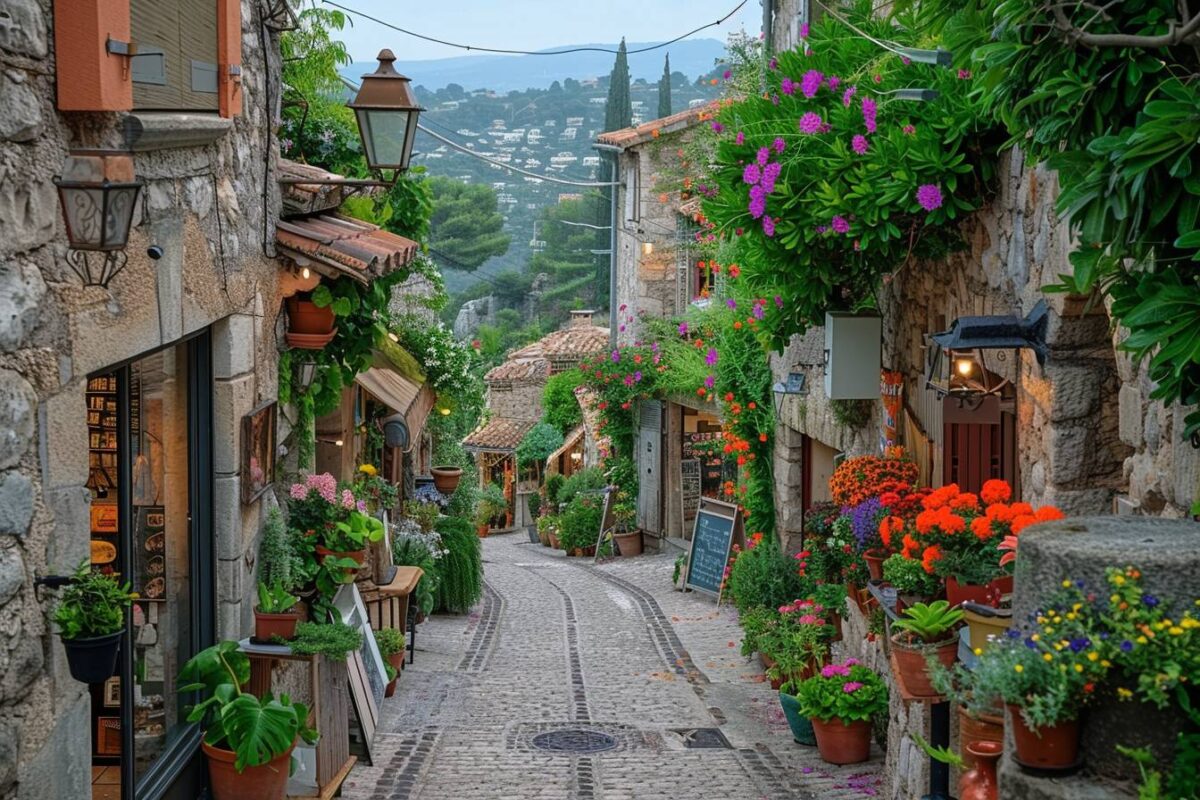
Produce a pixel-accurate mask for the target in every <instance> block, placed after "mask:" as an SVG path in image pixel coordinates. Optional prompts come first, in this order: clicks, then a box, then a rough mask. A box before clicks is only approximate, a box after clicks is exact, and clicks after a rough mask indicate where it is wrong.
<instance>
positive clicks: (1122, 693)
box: [1117, 686, 1133, 700]
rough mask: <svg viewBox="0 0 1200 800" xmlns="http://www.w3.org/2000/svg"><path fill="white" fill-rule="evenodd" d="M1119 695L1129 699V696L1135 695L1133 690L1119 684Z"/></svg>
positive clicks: (1123, 698)
mask: <svg viewBox="0 0 1200 800" xmlns="http://www.w3.org/2000/svg"><path fill="white" fill-rule="evenodd" d="M1117 697H1119V698H1121V699H1122V700H1128V699H1129V698H1131V697H1133V692H1131V691H1129V690H1128V689H1126V688H1125V687H1124V686H1118V687H1117Z"/></svg>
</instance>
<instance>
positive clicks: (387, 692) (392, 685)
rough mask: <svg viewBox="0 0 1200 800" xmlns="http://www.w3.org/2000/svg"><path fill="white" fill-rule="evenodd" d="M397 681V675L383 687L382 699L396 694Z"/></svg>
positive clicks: (398, 677) (398, 678)
mask: <svg viewBox="0 0 1200 800" xmlns="http://www.w3.org/2000/svg"><path fill="white" fill-rule="evenodd" d="M398 680H400V676H399V675H397V676H396V677H394V678H392V679H391V680H390V681H388V685H387V686H385V687H383V696H384V697H392V696H393V695H395V694H396V682H397V681H398Z"/></svg>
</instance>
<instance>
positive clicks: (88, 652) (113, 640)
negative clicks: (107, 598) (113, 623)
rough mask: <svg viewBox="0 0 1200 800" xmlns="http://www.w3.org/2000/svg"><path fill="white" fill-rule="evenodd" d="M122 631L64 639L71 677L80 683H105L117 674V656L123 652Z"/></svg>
mask: <svg viewBox="0 0 1200 800" xmlns="http://www.w3.org/2000/svg"><path fill="white" fill-rule="evenodd" d="M121 635H122V632H121V631H117V632H116V633H110V634H108V635H106V636H92V637H88V638H81V639H63V640H62V643H63V648H64V649H65V650H66V651H67V668H68V669H70V670H71V677H72V678H74V679H75V680H77V681H79V682H80V683H89V684H90V683H104V682H105V681H106V680H108V679H109V678H111V677H112V676H113V675H115V674H116V672H117V656H118V655H120V652H121Z"/></svg>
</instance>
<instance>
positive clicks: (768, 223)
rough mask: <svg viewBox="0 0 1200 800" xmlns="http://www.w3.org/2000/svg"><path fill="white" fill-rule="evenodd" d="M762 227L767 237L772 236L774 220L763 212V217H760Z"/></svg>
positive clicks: (773, 233)
mask: <svg viewBox="0 0 1200 800" xmlns="http://www.w3.org/2000/svg"><path fill="white" fill-rule="evenodd" d="M762 228H763V233H764V234H766V235H767V237H768V238H769V237H771V236H774V235H775V220H773V219H771V218H770V217H768V216H767V215H766V214H764V215H763V218H762Z"/></svg>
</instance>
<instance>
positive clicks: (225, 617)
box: [217, 602, 250, 641]
mask: <svg viewBox="0 0 1200 800" xmlns="http://www.w3.org/2000/svg"><path fill="white" fill-rule="evenodd" d="M242 605H243V603H241V602H237V603H219V604H218V605H217V639H219V640H221V641H226V640H233V641H237V640H239V639H241V638H242V637H243V636H245V635H246V632H248V631H249V630H250V627H249V626H248V625H243V624H242Z"/></svg>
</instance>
